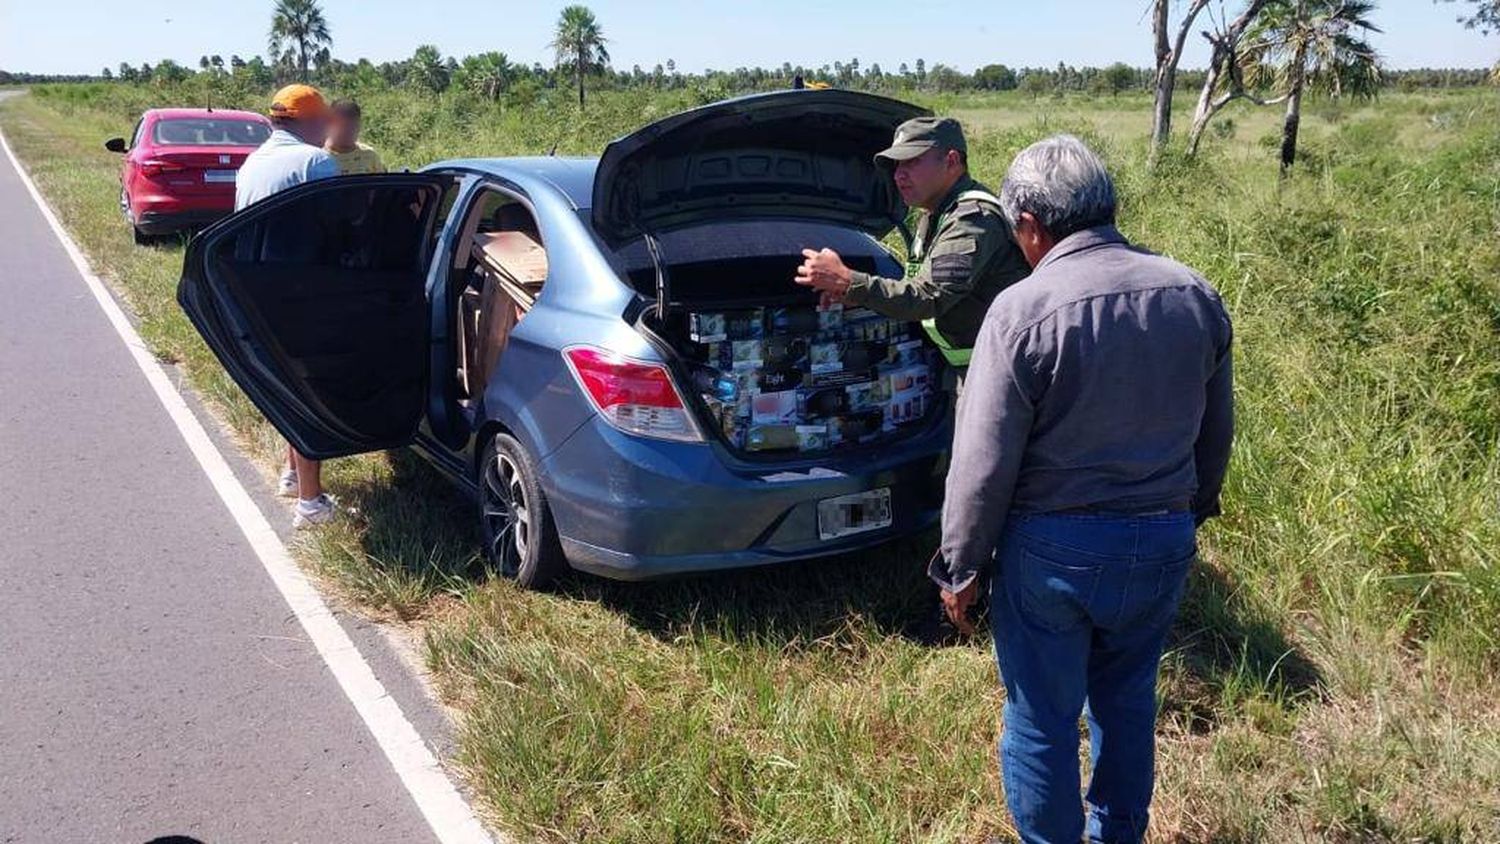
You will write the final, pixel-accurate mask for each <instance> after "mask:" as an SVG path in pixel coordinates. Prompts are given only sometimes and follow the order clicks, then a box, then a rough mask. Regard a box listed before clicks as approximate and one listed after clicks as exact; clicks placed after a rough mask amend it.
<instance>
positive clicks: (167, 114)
mask: <svg viewBox="0 0 1500 844" xmlns="http://www.w3.org/2000/svg"><path fill="white" fill-rule="evenodd" d="M143 116H145V117H155V118H157V119H158V120H173V119H180V118H189V117H195V118H204V117H233V118H238V119H241V120H256V121H260V122H262V123H269V122H270V120H269V119H268V118H267V117H266V116H265V115H263V114H257V113H256V112H253V111H240V110H239V109H233V108H152V109H147V110H146V113H145V115H143Z"/></svg>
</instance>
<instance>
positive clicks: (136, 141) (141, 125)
mask: <svg viewBox="0 0 1500 844" xmlns="http://www.w3.org/2000/svg"><path fill="white" fill-rule="evenodd" d="M145 128H146V118H144V117H143V118H141V119H140V120H137V121H136V122H135V131H134V132H131V133H130V148H131V149H135V148H136V147H138V146H140V145H141V132H142V130H144V129H145Z"/></svg>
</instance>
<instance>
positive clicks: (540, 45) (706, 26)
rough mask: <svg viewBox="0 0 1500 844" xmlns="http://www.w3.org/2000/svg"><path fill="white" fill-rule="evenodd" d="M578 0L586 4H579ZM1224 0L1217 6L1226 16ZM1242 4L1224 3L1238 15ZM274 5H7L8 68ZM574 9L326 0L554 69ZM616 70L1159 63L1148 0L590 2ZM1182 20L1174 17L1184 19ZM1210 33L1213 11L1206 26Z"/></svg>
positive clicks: (393, 27)
mask: <svg viewBox="0 0 1500 844" xmlns="http://www.w3.org/2000/svg"><path fill="white" fill-rule="evenodd" d="M573 1H574V2H576V1H577V0H573ZM1221 2H1222V0H1215V1H1214V3H1213V4H1212V5H1211V6H1210V9H1217V8H1220V4H1221ZM1240 4H1241V0H1228V3H1227V5H1228V6H1229V8H1230V11H1231V13H1233V12H1234V11H1236V10H1237V8H1238V7H1239V5H1240ZM272 5H273V3H272V0H195V1H194V2H184V0H129V1H128V2H113V3H105V2H85V0H46V2H41V1H40V0H0V69H4V70H10V71H26V72H31V73H98V72H99V70H100V68H102V67H105V66H108V67H110V68H111V69H113V68H117V67H118V66H119V64H120V62H122V61H123V62H129V63H131V64H133V65H137V66H139V65H140V64H141V63H142V62H150V63H152V64H155V63H156V62H157V61H158V60H160V59H162V58H171V59H175V60H176V61H178V62H180V63H182V64H186V65H189V66H196V65H197V63H198V57H199V56H202V55H212V54H215V53H217V54H219V55H221V56H223V57H224V60H225V61H226V62H227V61H228V60H229V57H230V56H231V55H234V54H238V55H240V56H242V57H249V56H252V55H256V54H263V53H264V52H265V49H266V31H267V29H268V27H269V23H270V16H271V7H272ZM564 5H566V2H565V0H548V1H547V2H538V0H525V2H516V0H421V2H403V0H323V9H324V15H325V16H326V17H327V19H328V23H329V28H330V30H331V33H332V35H333V53H334V55H335V56H337V57H339V58H342V59H345V60H354V59H358V58H361V57H363V58H369V59H371V60H372V61H375V62H381V61H386V60H396V59H404V58H407V57H409V56H410V55H411V53H412V51H413V50H415V49H416V47H417V46H418V45H419V44H425V43H431V44H435V45H437V47H438V48H439V49H440V50H441V51H442V52H443V54H444V55H456V56H460V57H461V56H464V55H467V54H470V53H478V52H483V51H487V50H499V51H501V52H504V53H506V54H507V55H508V56H509V57H510V58H511V60H512V61H519V62H524V63H525V64H528V65H529V64H532V63H534V62H542V63H544V64H550V63H551V61H552V55H551V53H550V51H548V50H547V47H546V45H547V42H548V41H549V40H551V30H552V27H553V25H554V23H555V22H556V19H557V15H558V12H559V10H560V9H561V8H562V7H563V6H564ZM588 5H589V6H590V8H592V9H593V10H594V13H595V15H596V16H597V17H598V19H599V22H600V24H601V25H602V26H603V29H604V34H605V37H606V38H608V39H609V43H608V45H607V46H608V49H609V52H610V56H611V58H612V60H613V61H612V64H613V65H614V66H615V67H616V68H620V69H624V70H628V69H630V67H631V66H632V65H636V64H639V65H640V66H641V67H642V68H645V69H646V70H648V71H649V70H650V69H651V68H652V67H653V66H654V65H656V64H657V63H658V62H662V63H665V62H666V60H667V59H669V58H671V59H674V60H675V61H676V62H677V67H678V70H680V71H692V72H697V71H702V70H704V69H705V68H714V69H719V70H731V69H733V68H735V67H739V66H746V67H750V66H757V65H758V66H761V67H780V66H781V64H782V63H783V62H791V63H792V64H794V65H796V64H801V65H805V66H808V67H818V66H820V65H824V64H830V65H831V64H832V63H833V62H835V61H848V60H849V59H850V58H851V57H858V58H859V60H860V65H861V66H862V67H868V66H869V65H870V64H872V63H879V64H880V66H881V67H882V68H883V69H885V70H887V71H895V70H896V69H897V68H898V67H899V66H900V65H901V63H903V62H905V63H907V64H911V65H915V64H916V60H917V59H918V58H922V59H925V60H926V62H927V65H928V66H929V67H931V66H932V65H934V64H937V63H943V64H947V65H950V66H952V67H956V68H958V69H960V70H964V71H972V70H973V69H974V68H975V67H978V66H980V65H984V64H990V63H999V64H1006V65H1010V66H1011V67H1027V66H1032V67H1035V66H1046V67H1052V66H1055V65H1056V64H1057V63H1058V62H1060V61H1061V62H1066V63H1068V64H1071V65H1075V66H1082V65H1094V66H1103V65H1107V64H1110V63H1113V62H1116V61H1121V62H1125V63H1127V64H1130V65H1133V66H1137V67H1147V66H1150V65H1151V64H1152V63H1153V59H1152V47H1151V35H1150V17H1149V14H1148V8H1149V5H1150V0H1029V2H1020V1H1019V0H991V2H988V3H986V2H982V0H966V2H961V0H926V1H925V2H916V1H915V0H906V2H896V0H762V2H740V3H724V2H713V0H697V2H693V1H692V0H592V2H588ZM1379 5H1380V8H1379V10H1378V11H1377V13H1376V16H1375V20H1376V23H1377V24H1378V25H1379V26H1380V27H1381V28H1382V29H1383V30H1384V32H1383V33H1381V34H1376V35H1373V36H1372V40H1373V41H1374V43H1375V46H1376V47H1377V49H1379V50H1380V52H1381V54H1382V55H1383V57H1384V59H1385V61H1386V65H1387V66H1388V67H1392V68H1408V67H1489V66H1491V65H1493V64H1494V63H1495V61H1496V60H1497V59H1500V35H1492V36H1490V37H1488V38H1486V37H1484V36H1482V35H1480V34H1479V33H1477V32H1472V31H1468V30H1465V29H1464V28H1463V27H1462V26H1461V25H1459V24H1458V23H1456V22H1455V18H1456V16H1457V14H1458V11H1459V10H1460V9H1461V8H1462V7H1461V6H1455V5H1451V4H1446V3H1445V4H1439V5H1434V3H1433V2H1432V0H1383V2H1381V3H1380V4H1379ZM1174 20H1175V17H1174ZM1206 25H1207V19H1206V13H1205V16H1201V17H1200V18H1199V20H1198V22H1197V26H1195V30H1197V29H1202V28H1205V26H1206ZM1207 53H1208V51H1207V46H1206V43H1205V42H1204V41H1203V39H1202V38H1201V37H1200V36H1198V35H1197V34H1196V32H1195V34H1194V36H1193V37H1192V38H1191V39H1190V42H1189V49H1188V51H1187V52H1186V54H1185V56H1184V59H1183V66H1184V67H1201V66H1202V65H1203V64H1204V63H1205V62H1206V61H1207Z"/></svg>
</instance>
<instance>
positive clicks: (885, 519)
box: [818, 487, 891, 540]
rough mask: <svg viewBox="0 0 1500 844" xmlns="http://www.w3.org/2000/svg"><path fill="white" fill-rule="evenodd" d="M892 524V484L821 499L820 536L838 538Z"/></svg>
mask: <svg viewBox="0 0 1500 844" xmlns="http://www.w3.org/2000/svg"><path fill="white" fill-rule="evenodd" d="M890 526H891V490H890V487H881V488H880V489H872V490H870V491H869V492H856V493H854V494H853V495H840V496H839V497H838V498H825V499H823V500H822V501H819V502H818V538H819V539H823V540H829V539H838V538H839V537H843V536H849V535H851V534H856V533H864V532H865V531H867V530H879V529H880V528H884V527H890Z"/></svg>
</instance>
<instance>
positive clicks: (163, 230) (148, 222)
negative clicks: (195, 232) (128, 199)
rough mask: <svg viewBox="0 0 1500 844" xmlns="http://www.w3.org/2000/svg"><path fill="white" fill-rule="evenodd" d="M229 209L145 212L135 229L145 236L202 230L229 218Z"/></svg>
mask: <svg viewBox="0 0 1500 844" xmlns="http://www.w3.org/2000/svg"><path fill="white" fill-rule="evenodd" d="M229 214H230V211H229V210H228V209H191V210H181V211H143V212H141V213H139V214H137V215H136V218H135V221H134V222H135V227H136V228H138V229H140V230H141V231H142V232H143V233H145V234H171V233H173V232H180V231H184V230H187V229H201V228H205V227H207V226H210V225H212V224H213V223H216V222H218V221H219V220H222V219H224V218H225V217H227V216H229Z"/></svg>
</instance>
